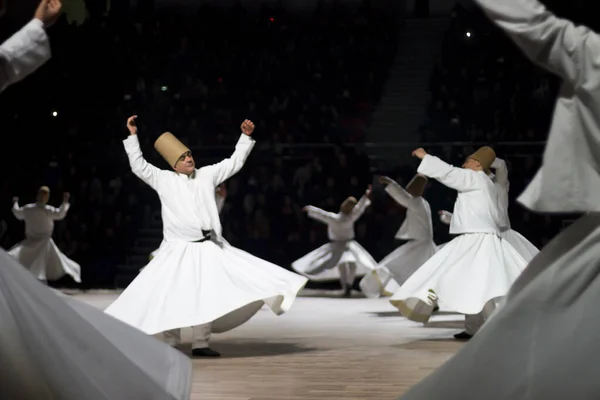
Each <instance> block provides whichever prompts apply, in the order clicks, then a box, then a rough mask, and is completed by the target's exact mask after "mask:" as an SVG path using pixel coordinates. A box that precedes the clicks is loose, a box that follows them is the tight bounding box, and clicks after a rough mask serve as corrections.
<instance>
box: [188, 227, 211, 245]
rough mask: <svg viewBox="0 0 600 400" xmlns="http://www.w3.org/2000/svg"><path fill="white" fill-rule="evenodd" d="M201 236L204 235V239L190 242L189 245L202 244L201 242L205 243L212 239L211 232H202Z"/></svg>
mask: <svg viewBox="0 0 600 400" xmlns="http://www.w3.org/2000/svg"><path fill="white" fill-rule="evenodd" d="M202 234H203V235H204V237H203V238H202V239H198V240H192V242H191V243H202V242H206V241H207V240H210V239H211V238H212V232H211V231H205V230H203V231H202Z"/></svg>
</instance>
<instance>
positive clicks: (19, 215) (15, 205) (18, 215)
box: [12, 197, 25, 221]
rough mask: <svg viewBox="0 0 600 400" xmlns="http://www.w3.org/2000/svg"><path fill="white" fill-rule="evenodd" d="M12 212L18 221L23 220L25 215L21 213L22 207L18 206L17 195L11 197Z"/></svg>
mask: <svg viewBox="0 0 600 400" xmlns="http://www.w3.org/2000/svg"><path fill="white" fill-rule="evenodd" d="M12 213H13V215H14V216H15V218H16V219H18V220H19V221H23V220H25V215H24V213H23V207H19V198H18V197H14V198H13V206H12Z"/></svg>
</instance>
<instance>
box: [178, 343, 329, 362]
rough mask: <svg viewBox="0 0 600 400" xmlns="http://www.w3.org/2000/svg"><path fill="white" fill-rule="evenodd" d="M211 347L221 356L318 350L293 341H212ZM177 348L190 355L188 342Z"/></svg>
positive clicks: (231, 356) (267, 354)
mask: <svg viewBox="0 0 600 400" xmlns="http://www.w3.org/2000/svg"><path fill="white" fill-rule="evenodd" d="M211 347H212V348H213V349H215V350H216V351H218V352H219V353H221V358H247V357H273V356H281V355H288V354H294V353H308V352H311V351H315V350H319V349H317V348H311V347H302V346H298V345H296V344H294V343H281V342H252V341H237V340H236V341H228V340H224V341H214V342H213V343H212V344H211ZM177 348H178V349H179V350H180V351H181V352H183V353H185V354H188V355H191V353H192V346H191V344H189V343H186V344H182V345H180V346H177ZM194 359H196V358H194ZM198 359H202V358H198Z"/></svg>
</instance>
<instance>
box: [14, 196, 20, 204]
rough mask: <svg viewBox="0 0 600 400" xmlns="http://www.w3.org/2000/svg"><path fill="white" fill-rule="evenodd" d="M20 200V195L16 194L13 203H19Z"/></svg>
mask: <svg viewBox="0 0 600 400" xmlns="http://www.w3.org/2000/svg"><path fill="white" fill-rule="evenodd" d="M18 202H19V198H18V197H16V196H15V197H13V204H14V203H18Z"/></svg>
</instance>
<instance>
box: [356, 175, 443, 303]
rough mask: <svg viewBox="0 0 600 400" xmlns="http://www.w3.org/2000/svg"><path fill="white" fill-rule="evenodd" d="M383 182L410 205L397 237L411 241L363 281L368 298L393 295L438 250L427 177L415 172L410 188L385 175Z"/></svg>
mask: <svg viewBox="0 0 600 400" xmlns="http://www.w3.org/2000/svg"><path fill="white" fill-rule="evenodd" d="M379 181H380V183H381V184H383V185H386V188H385V191H386V192H387V193H388V194H389V195H390V196H391V197H392V198H393V199H394V200H395V201H396V202H397V203H398V204H400V205H401V206H403V207H406V216H405V218H404V222H403V223H402V225H401V226H400V229H399V230H398V233H396V238H397V239H400V240H408V243H405V244H403V245H402V246H400V247H398V248H397V249H396V250H394V251H393V252H392V253H390V254H389V255H388V256H386V257H385V258H384V259H383V260H382V261H381V262H380V263H379V265H378V266H377V268H376V269H375V270H374V271H372V272H371V273H369V274H367V275H366V276H365V277H364V278H363V279H362V280H361V282H360V287H361V289H362V291H363V293H365V294H366V295H367V296H368V297H378V296H379V295H388V296H391V295H392V294H393V293H394V292H395V291H396V290H398V288H399V287H400V286H401V285H402V284H403V283H404V282H405V281H406V280H407V279H408V278H409V277H410V276H411V275H412V274H413V273H414V272H415V271H416V270H417V269H418V268H419V267H420V266H421V265H423V263H424V262H425V261H427V260H428V259H429V258H430V257H431V256H433V255H434V254H435V252H436V245H435V243H434V241H433V224H432V220H431V207H430V206H429V202H427V200H425V198H424V197H423V193H424V192H425V188H426V187H427V177H426V176H425V175H421V174H417V175H415V176H414V177H413V178H412V180H411V181H410V182H409V183H408V185H406V189H404V188H403V187H402V186H400V185H399V184H398V183H397V182H395V181H394V180H393V179H391V178H389V177H387V176H383V177H381V178H380V179H379Z"/></svg>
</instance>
